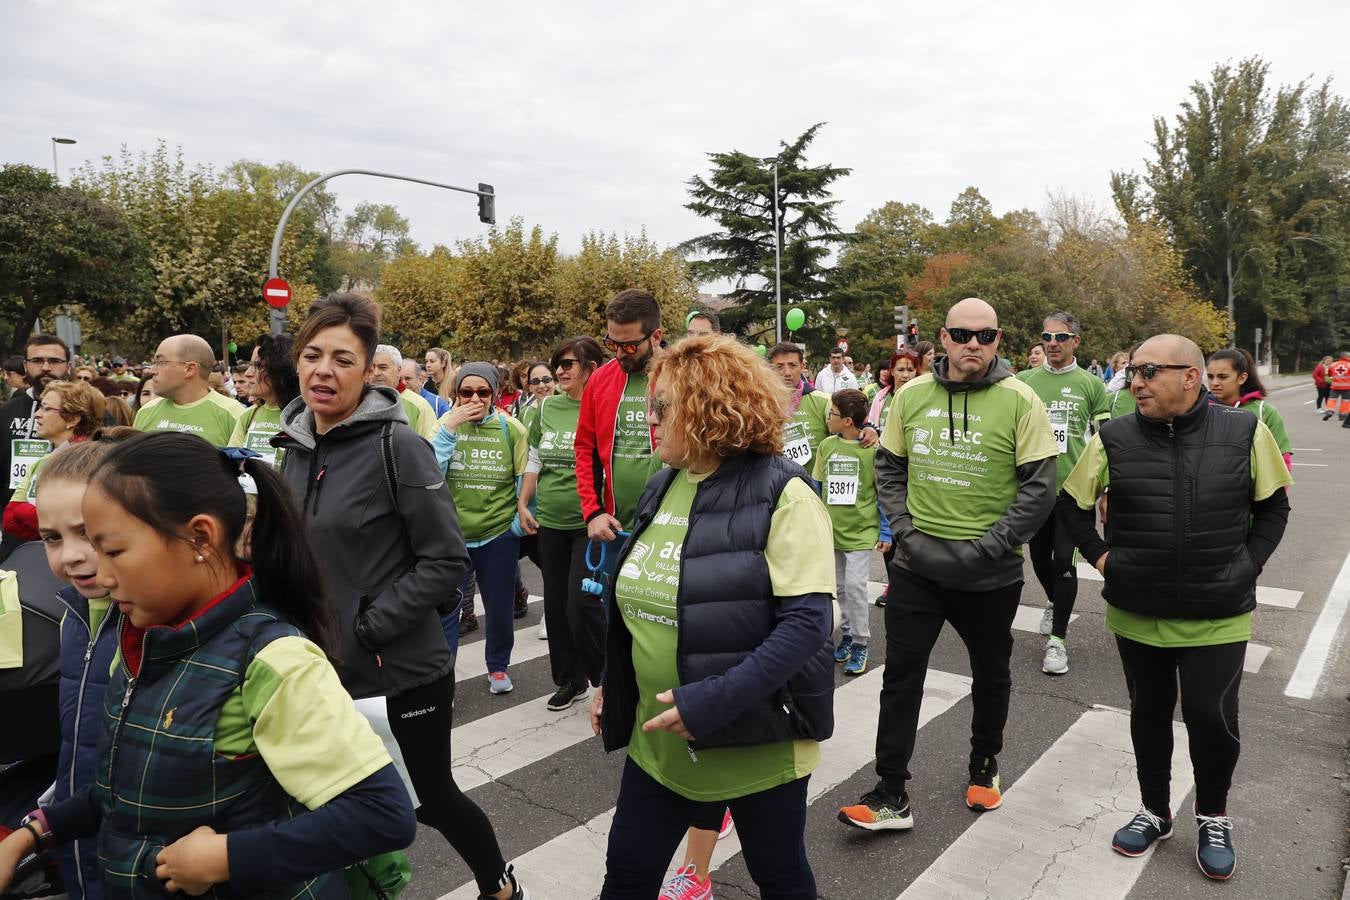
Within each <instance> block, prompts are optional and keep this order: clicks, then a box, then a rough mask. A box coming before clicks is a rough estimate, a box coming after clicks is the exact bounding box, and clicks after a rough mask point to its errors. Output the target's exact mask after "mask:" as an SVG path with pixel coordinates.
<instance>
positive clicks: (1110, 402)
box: [1106, 387, 1139, 419]
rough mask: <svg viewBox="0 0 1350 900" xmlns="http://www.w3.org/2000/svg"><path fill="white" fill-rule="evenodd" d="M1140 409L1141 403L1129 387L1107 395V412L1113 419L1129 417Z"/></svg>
mask: <svg viewBox="0 0 1350 900" xmlns="http://www.w3.org/2000/svg"><path fill="white" fill-rule="evenodd" d="M1138 409H1139V401H1138V400H1136V399H1134V394H1132V393H1130V389H1129V388H1128V387H1123V388H1121V389H1120V390H1118V391H1113V392H1112V393H1109V394H1107V395H1106V411H1107V413H1108V414H1109V415H1110V416H1111V418H1113V419H1119V418H1120V417H1121V416H1128V415H1130V414H1131V413H1133V412H1136V411H1137V410H1138Z"/></svg>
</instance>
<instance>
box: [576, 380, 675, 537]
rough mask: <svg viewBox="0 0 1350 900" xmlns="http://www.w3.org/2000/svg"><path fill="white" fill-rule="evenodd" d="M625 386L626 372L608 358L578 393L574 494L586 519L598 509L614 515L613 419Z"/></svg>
mask: <svg viewBox="0 0 1350 900" xmlns="http://www.w3.org/2000/svg"><path fill="white" fill-rule="evenodd" d="M626 387H628V373H627V372H625V371H624V370H623V367H622V366H620V365H619V361H618V360H617V359H611V360H610V361H609V362H607V363H605V364H604V365H603V366H601V367H600V368H598V369H596V370H595V373H594V374H593V375H591V378H590V380H589V381H587V382H586V390H584V391H582V393H581V413H580V415H579V416H578V418H577V437H576V442H575V444H573V449H574V450H575V452H576V457H577V495H578V496H579V497H581V515H582V517H583V518H584V519H585V520H586V521H587V522H589V521H590V520H591V519H594V518H595V517H596V516H598V515H600V513H602V512H605V513H609V514H610V515H611V516H612V515H614V509H615V504H614V420H615V418H616V417H617V416H618V414H619V401H620V400H622V399H623V392H624V388H626ZM650 427H651V426H650V425H649V426H648V429H649V431H650ZM650 437H651V441H652V450H653V451H655V449H656V435H655V433H654V432H651V433H650ZM602 491H603V497H602V496H601V492H602Z"/></svg>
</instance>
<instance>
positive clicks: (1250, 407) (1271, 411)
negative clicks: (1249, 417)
mask: <svg viewBox="0 0 1350 900" xmlns="http://www.w3.org/2000/svg"><path fill="white" fill-rule="evenodd" d="M1238 409H1245V410H1247V411H1248V412H1250V413H1252V414H1253V415H1255V416H1256V417H1257V418H1258V419H1260V420H1261V421H1262V422H1263V423H1265V426H1266V427H1267V428H1269V429H1270V433H1271V435H1272V436H1273V437H1274V438H1275V445H1276V446H1277V447H1279V448H1280V452H1281V453H1290V454H1292V453H1293V452H1294V444H1293V442H1292V441H1290V440H1289V432H1288V431H1286V430H1285V427H1284V417H1283V416H1281V415H1280V411H1279V410H1278V409H1276V408H1275V407H1274V406H1272V405H1271V404H1269V403H1267V402H1266V401H1265V400H1248V401H1247V402H1246V403H1239V404H1238Z"/></svg>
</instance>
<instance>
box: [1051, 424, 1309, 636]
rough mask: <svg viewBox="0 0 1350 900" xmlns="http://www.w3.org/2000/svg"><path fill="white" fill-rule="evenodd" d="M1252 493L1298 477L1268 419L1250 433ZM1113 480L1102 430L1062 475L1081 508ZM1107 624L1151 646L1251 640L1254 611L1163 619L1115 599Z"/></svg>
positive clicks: (1261, 494)
mask: <svg viewBox="0 0 1350 900" xmlns="http://www.w3.org/2000/svg"><path fill="white" fill-rule="evenodd" d="M1251 465H1252V499H1253V500H1264V499H1266V498H1267V497H1269V496H1270V495H1271V494H1273V493H1275V492H1276V491H1278V490H1282V489H1283V488H1286V487H1288V486H1289V485H1291V484H1293V483H1294V479H1293V478H1292V477H1291V476H1290V474H1289V470H1288V469H1287V468H1285V465H1284V457H1283V456H1281V455H1280V448H1279V446H1278V445H1277V444H1276V443H1275V437H1274V435H1272V434H1271V433H1270V429H1269V428H1267V427H1266V426H1265V424H1264V423H1257V426H1256V433H1255V434H1254V435H1253V436H1252V463H1251ZM1110 484H1111V467H1110V464H1109V462H1108V461H1107V458H1106V447H1105V445H1103V444H1102V439H1101V436H1100V435H1094V436H1093V438H1092V440H1091V441H1089V442H1088V445H1087V447H1085V448H1084V449H1083V455H1082V456H1081V457H1079V460H1078V465H1076V466H1074V469H1073V472H1071V473H1070V474H1069V477H1068V478H1067V479H1066V480H1065V481H1064V490H1065V492H1066V493H1068V494H1069V496H1071V497H1073V499H1074V500H1075V501H1076V502H1077V503H1078V506H1079V508H1080V509H1092V508H1093V507H1094V506H1095V505H1096V503H1097V498H1098V497H1100V496H1101V495H1102V492H1103V491H1105V490H1106V488H1107V487H1108V486H1109V485H1110ZM1106 627H1107V628H1109V629H1111V631H1112V632H1113V633H1115V634H1118V635H1120V636H1121V637H1123V638H1127V639H1129V640H1132V641H1138V642H1139V643H1141V644H1148V645H1149V646H1151V647H1209V646H1213V645H1214V644H1231V643H1235V642H1237V641H1248V640H1251V637H1252V614H1251V613H1249V612H1246V613H1240V614H1238V615H1236V616H1227V617H1225V618H1222V619H1164V618H1158V617H1156V616H1141V615H1139V614H1138V613H1132V612H1127V611H1125V610H1123V609H1120V608H1118V607H1115V606H1112V605H1111V604H1109V603H1108V604H1107V605H1106Z"/></svg>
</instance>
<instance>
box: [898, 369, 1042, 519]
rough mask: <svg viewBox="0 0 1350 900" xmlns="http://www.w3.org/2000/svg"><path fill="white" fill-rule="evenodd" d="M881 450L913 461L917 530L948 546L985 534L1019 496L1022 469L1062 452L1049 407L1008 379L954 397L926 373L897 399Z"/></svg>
mask: <svg viewBox="0 0 1350 900" xmlns="http://www.w3.org/2000/svg"><path fill="white" fill-rule="evenodd" d="M881 446H882V447H885V448H886V449H887V450H888V451H890V452H891V453H893V454H895V455H896V456H904V457H907V458H908V460H909V486H908V487H909V492H908V506H909V513H910V516H911V517H912V518H913V520H914V527H915V528H917V529H919V530H920V531H922V532H923V533H924V534H927V535H931V536H932V537H937V538H942V539H944V540H949V541H962V540H974V539H977V538H981V537H984V535H985V533H986V532H988V531H989V529H990V528H992V527H993V526H994V524H995V523H996V522H998V521H999V519H1001V518H1003V514H1004V513H1005V512H1007V509H1008V506H1009V505H1010V504H1011V503H1012V502H1013V500H1014V499H1015V498H1016V497H1017V487H1018V481H1017V467H1018V466H1022V465H1025V464H1027V463H1031V462H1037V461H1039V460H1042V459H1049V458H1051V457H1053V456H1055V455H1056V453H1057V452H1058V451H1057V449H1056V447H1055V439H1054V437H1053V436H1052V435H1051V433H1050V419H1049V417H1047V416H1046V413H1045V404H1043V403H1041V400H1040V398H1039V397H1037V396H1036V393H1035V391H1033V390H1032V389H1031V388H1030V387H1028V386H1027V385H1026V384H1024V383H1022V382H1021V381H1018V380H1017V379H1016V378H1003V379H1001V380H999V381H996V382H994V383H993V384H991V385H988V386H987V387H984V388H980V389H977V390H973V391H970V392H962V393H948V391H947V389H946V388H945V387H943V386H942V385H941V384H939V383H938V382H937V381H936V380H935V379H934V378H933V375H932V374H931V373H930V374H927V375H920V376H919V377H918V378H915V379H914V380H913V381H911V382H909V383H908V384H906V385H905V386H904V387H903V388H901V389H900V393H898V394H896V395H895V402H894V404H893V408H892V409H891V415H890V418H889V419H888V420H887V422H886V428H885V430H884V431H883V432H882V434H881Z"/></svg>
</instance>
